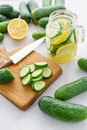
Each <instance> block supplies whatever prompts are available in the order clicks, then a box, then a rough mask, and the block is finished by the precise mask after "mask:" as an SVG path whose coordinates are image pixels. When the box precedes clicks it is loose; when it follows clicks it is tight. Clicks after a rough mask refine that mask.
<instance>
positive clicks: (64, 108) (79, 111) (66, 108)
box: [38, 96, 87, 122]
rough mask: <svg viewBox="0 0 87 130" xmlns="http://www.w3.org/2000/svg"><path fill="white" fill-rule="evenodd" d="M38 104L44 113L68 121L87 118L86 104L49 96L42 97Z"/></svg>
mask: <svg viewBox="0 0 87 130" xmlns="http://www.w3.org/2000/svg"><path fill="white" fill-rule="evenodd" d="M38 105H39V108H40V109H41V110H42V111H43V112H44V113H46V114H47V115H49V116H52V117H54V118H56V119H60V120H64V121H68V122H79V121H82V120H85V119H87V107H86V106H84V105H80V104H75V103H69V102H65V101H61V100H58V99H55V98H52V97H49V96H44V97H41V98H40V99H39V101H38Z"/></svg>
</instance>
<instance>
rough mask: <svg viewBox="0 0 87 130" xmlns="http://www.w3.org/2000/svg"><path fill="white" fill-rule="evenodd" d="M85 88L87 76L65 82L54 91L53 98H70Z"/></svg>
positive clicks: (86, 86)
mask: <svg viewBox="0 0 87 130" xmlns="http://www.w3.org/2000/svg"><path fill="white" fill-rule="evenodd" d="M86 90H87V77H83V78H80V79H78V80H76V81H73V82H71V83H68V84H65V85H63V86H61V87H60V88H58V89H57V90H56V91H55V94H54V95H55V98H57V99H60V100H67V99H70V98H72V97H74V96H76V95H78V94H80V93H82V92H84V91H86Z"/></svg>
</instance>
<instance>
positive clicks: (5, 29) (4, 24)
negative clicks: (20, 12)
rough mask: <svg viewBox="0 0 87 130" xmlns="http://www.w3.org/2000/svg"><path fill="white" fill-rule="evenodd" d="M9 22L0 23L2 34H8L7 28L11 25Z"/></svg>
mask: <svg viewBox="0 0 87 130" xmlns="http://www.w3.org/2000/svg"><path fill="white" fill-rule="evenodd" d="M9 22H10V21H9V20H8V21H4V22H1V23H0V33H3V34H4V33H6V32H7V26H8V24H9Z"/></svg>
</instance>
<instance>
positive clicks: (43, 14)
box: [31, 5, 65, 19]
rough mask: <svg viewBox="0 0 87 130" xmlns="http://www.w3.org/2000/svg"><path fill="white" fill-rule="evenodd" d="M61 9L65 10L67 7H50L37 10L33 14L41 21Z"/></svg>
mask: <svg viewBox="0 0 87 130" xmlns="http://www.w3.org/2000/svg"><path fill="white" fill-rule="evenodd" d="M59 9H65V7H64V6H58V5H54V6H49V7H41V8H37V9H35V10H33V11H32V13H31V14H32V16H33V18H36V19H39V18H42V17H46V16H49V15H50V14H51V13H52V12H53V11H55V10H59Z"/></svg>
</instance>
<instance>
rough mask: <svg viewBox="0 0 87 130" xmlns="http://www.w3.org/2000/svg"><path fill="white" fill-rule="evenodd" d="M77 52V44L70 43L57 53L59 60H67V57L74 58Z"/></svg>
mask: <svg viewBox="0 0 87 130" xmlns="http://www.w3.org/2000/svg"><path fill="white" fill-rule="evenodd" d="M76 50H77V44H75V43H68V44H66V45H63V46H61V47H60V48H59V49H58V50H57V51H56V56H57V58H59V59H62V60H63V59H65V58H67V57H74V55H75V54H76Z"/></svg>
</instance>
